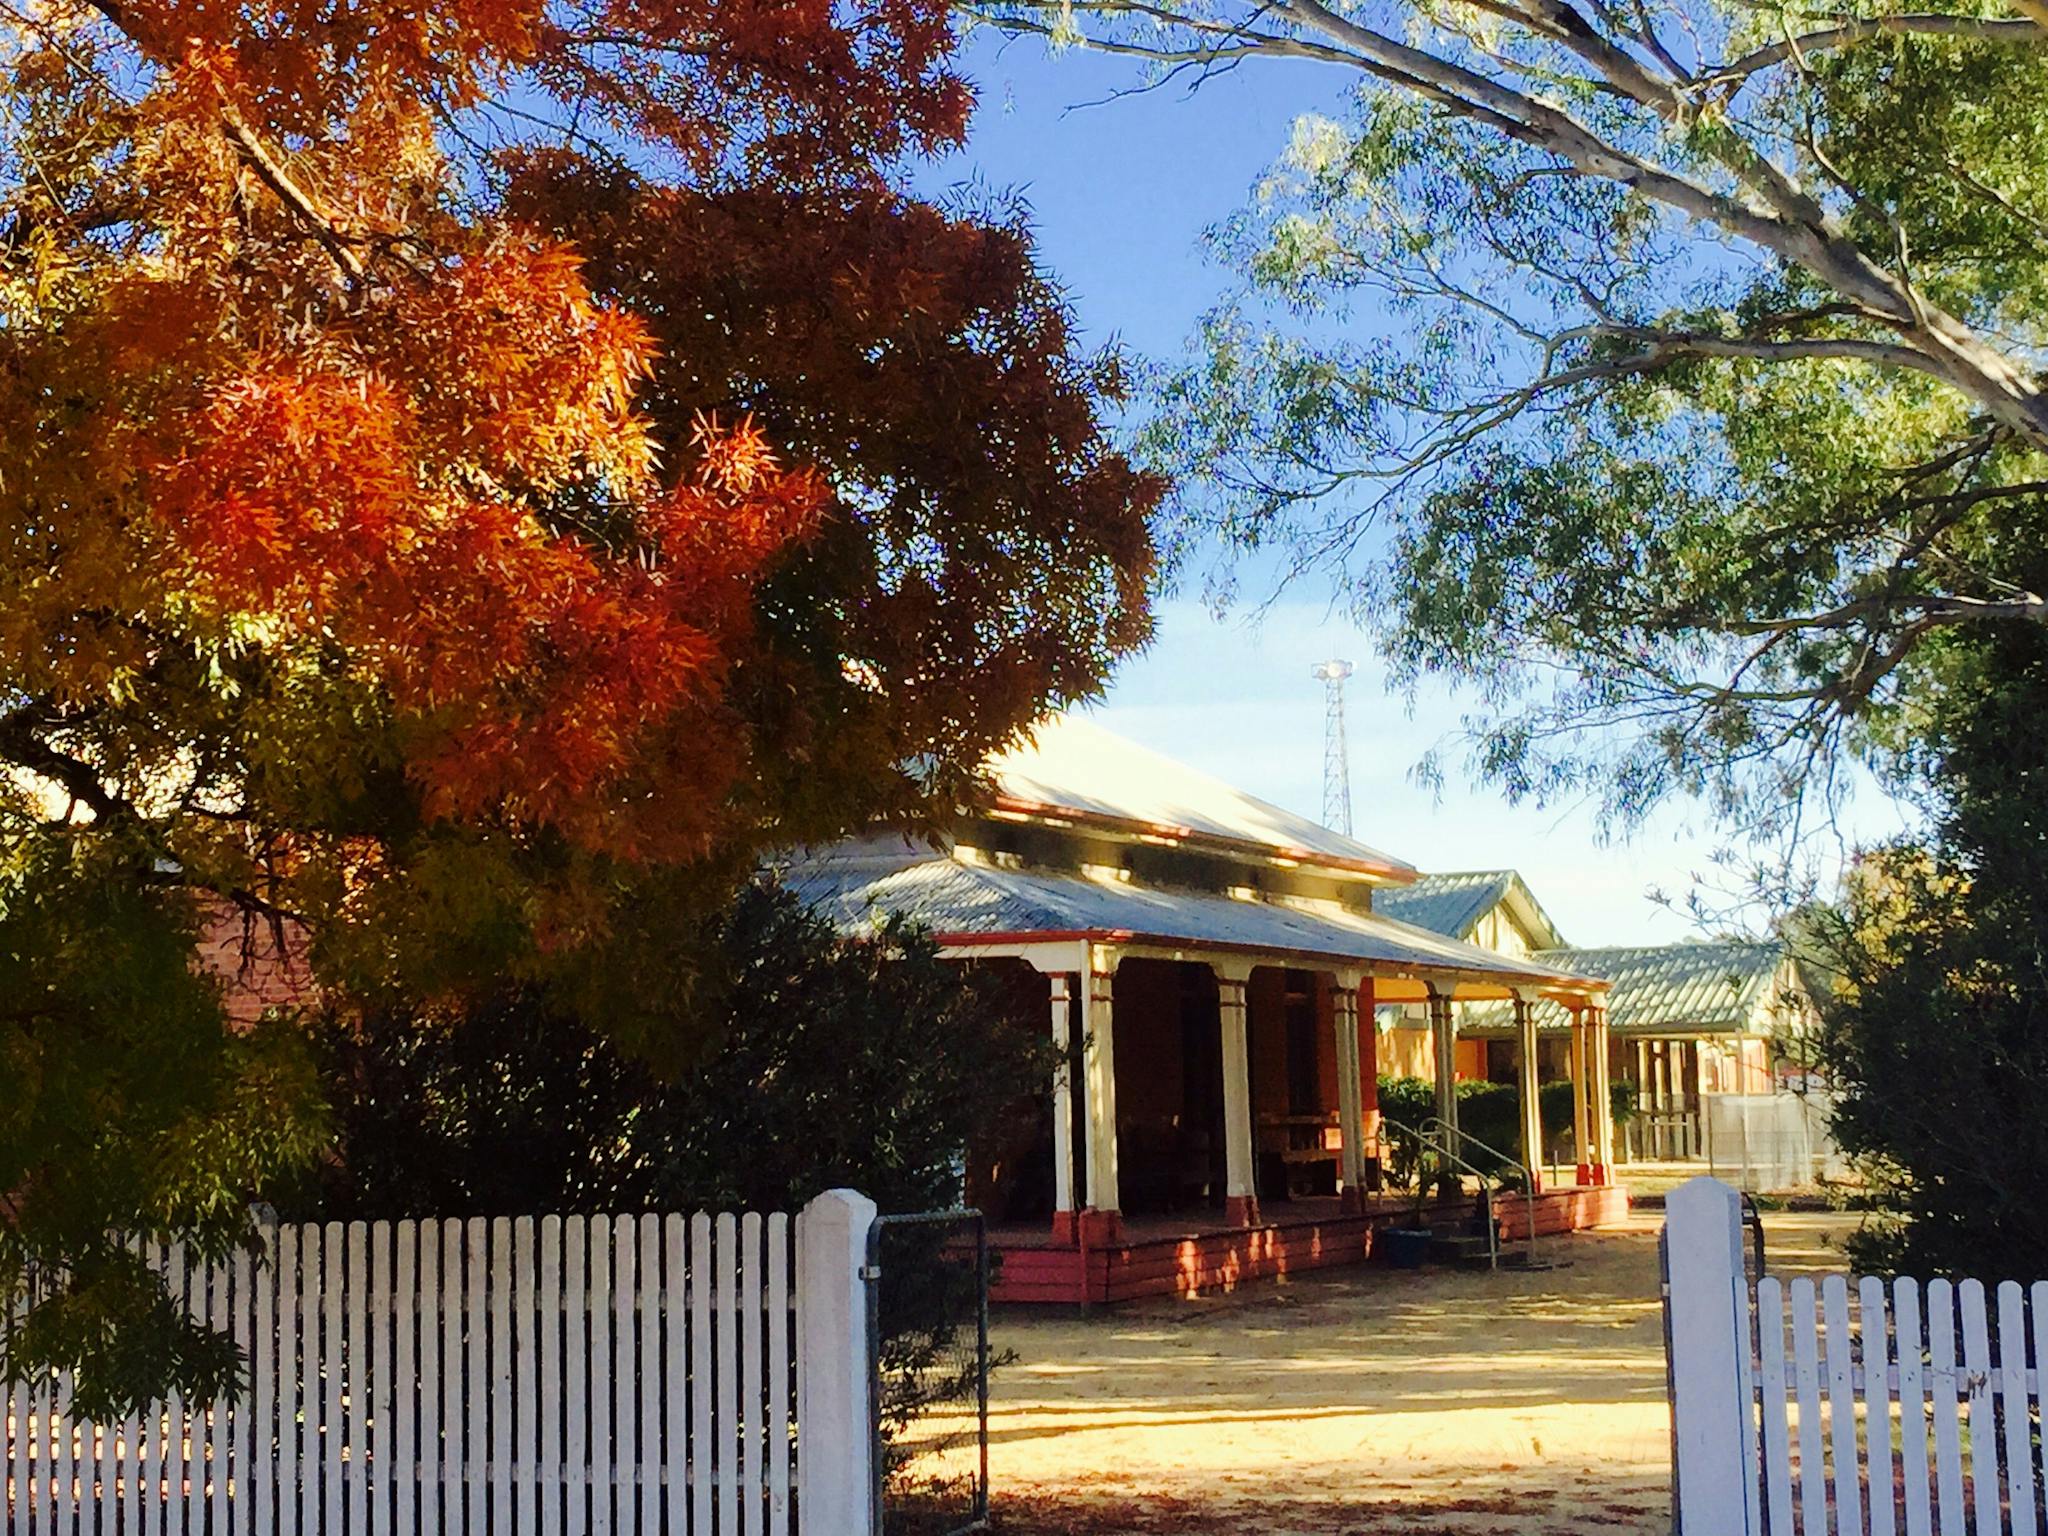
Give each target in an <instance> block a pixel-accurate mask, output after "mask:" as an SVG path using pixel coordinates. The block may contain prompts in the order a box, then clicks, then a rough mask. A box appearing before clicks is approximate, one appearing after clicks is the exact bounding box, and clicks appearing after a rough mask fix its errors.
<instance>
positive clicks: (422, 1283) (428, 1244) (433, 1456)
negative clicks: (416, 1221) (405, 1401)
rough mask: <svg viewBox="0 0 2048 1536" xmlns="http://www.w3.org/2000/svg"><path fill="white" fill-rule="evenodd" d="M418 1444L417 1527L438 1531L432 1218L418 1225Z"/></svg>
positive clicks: (436, 1257) (437, 1266)
mask: <svg viewBox="0 0 2048 1536" xmlns="http://www.w3.org/2000/svg"><path fill="white" fill-rule="evenodd" d="M419 1243H420V1258H419V1302H418V1313H419V1330H420V1342H419V1373H420V1407H419V1426H418V1429H417V1430H416V1431H415V1434H414V1439H415V1441H416V1443H417V1445H418V1447H419V1450H418V1455H419V1475H418V1476H417V1478H416V1479H415V1480H414V1482H415V1486H416V1487H417V1488H418V1490H419V1492H418V1498H419V1509H420V1529H421V1530H422V1531H438V1530H440V1529H442V1524H441V1223H440V1222H438V1221H435V1220H433V1219H431V1218H429V1219H427V1220H424V1221H422V1222H421V1223H420V1227H419Z"/></svg>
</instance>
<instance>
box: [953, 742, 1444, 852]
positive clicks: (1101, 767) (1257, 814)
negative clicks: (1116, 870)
mask: <svg viewBox="0 0 2048 1536" xmlns="http://www.w3.org/2000/svg"><path fill="white" fill-rule="evenodd" d="M989 774H990V777H991V778H993V779H994V781H995V785H996V807H997V809H998V810H999V811H1008V812H1011V813H1013V814H1021V815H1028V816H1044V815H1054V816H1060V817H1065V818H1068V819H1071V820H1074V821H1077V822H1082V823H1085V824H1088V825H1093V826H1096V827H1099V828H1102V829H1104V830H1107V831H1112V832H1125V833H1135V834H1137V835H1140V836H1148V837H1165V838H1169V839H1171V840H1173V841H1176V842H1185V843H1192V844H1194V845H1196V846H1202V845H1207V846H1210V847H1212V848H1217V849H1220V850H1223V851H1229V852H1238V853H1252V854H1258V855H1262V856H1265V857H1280V858H1287V859H1294V860H1298V861H1300V862H1302V863H1304V864H1314V865H1319V866H1321V867H1323V868H1326V869H1333V870H1341V871H1344V872H1346V873H1350V874H1363V875H1369V876H1373V877H1375V878H1378V879H1382V880H1389V881H1396V882H1400V883H1404V884H1405V883H1406V882H1408V881H1410V880H1412V879H1414V877H1415V868H1414V866H1413V865H1411V864H1407V863H1405V862H1403V861H1402V860H1400V859H1397V858H1395V857H1393V856H1392V855H1391V854H1387V853H1382V852H1381V851H1380V850H1379V849H1377V848H1371V847H1368V846H1367V845H1366V844H1364V843H1361V842H1359V841H1357V840H1356V839H1355V838H1349V837H1346V836H1344V835H1343V834H1342V833H1341V832H1333V831H1331V830H1330V829H1329V828H1328V827H1325V826H1323V825H1321V824H1320V823H1318V822H1314V821H1311V820H1310V819H1309V818H1308V817H1306V816H1300V815H1297V814H1296V813H1294V812H1293V811H1289V810H1284V809H1282V808H1281V807H1280V806H1277V805H1274V804H1273V803H1272V802H1271V801H1267V800H1261V799H1260V798H1259V797H1258V796H1256V795H1251V794H1247V793H1245V791H1243V790H1241V789H1238V788H1237V787H1236V786H1234V785H1231V784H1227V783H1225V782H1224V781H1223V780H1221V779H1219V778H1216V777H1214V776H1213V775H1210V774H1206V773H1203V772H1201V771H1200V770H1199V769H1195V768H1190V767H1189V766H1188V765H1187V764H1185V763H1180V762H1175V761H1174V760H1173V759H1172V758H1170V757H1166V756H1164V755H1162V754H1160V753H1158V752H1154V751H1151V750H1150V749H1148V748H1145V747H1141V746H1139V745H1138V744H1137V743H1136V742H1133V741H1126V740H1125V739H1124V738H1123V737H1121V736H1119V735H1117V734H1116V733H1115V732H1113V731H1109V730H1105V729H1104V728H1103V727H1102V726H1100V725H1097V724H1096V723H1095V722H1094V721H1093V720H1090V719H1088V718H1087V717H1085V716H1083V715H1080V714H1076V713H1074V712H1072V711H1068V712H1067V713H1064V714H1058V715H1051V716H1048V717H1047V718H1046V719H1044V720H1042V721H1040V722H1039V723H1038V724H1037V725H1036V726H1034V727H1033V728H1032V734H1031V739H1030V740H1029V741H1028V742H1027V743H1025V744H1024V745H1022V746H1019V747H1015V748H1013V749H1011V750H1010V751H1008V752H1005V753H1003V754H1002V755H1001V756H999V757H997V758H995V759H993V760H992V761H991V762H990V764H989Z"/></svg>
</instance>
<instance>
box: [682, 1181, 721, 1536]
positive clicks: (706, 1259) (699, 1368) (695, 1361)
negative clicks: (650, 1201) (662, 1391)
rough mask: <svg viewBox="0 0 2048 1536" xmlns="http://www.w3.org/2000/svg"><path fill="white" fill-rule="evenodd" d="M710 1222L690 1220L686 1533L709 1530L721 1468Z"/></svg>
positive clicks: (701, 1216)
mask: <svg viewBox="0 0 2048 1536" xmlns="http://www.w3.org/2000/svg"><path fill="white" fill-rule="evenodd" d="M712 1268H713V1266H712V1259H711V1218H710V1216H709V1215H707V1214H706V1213H705V1212H703V1211H699V1212H698V1213H697V1214H696V1215H694V1216H692V1217H691V1218H690V1529H691V1530H692V1531H707V1532H708V1531H710V1530H711V1529H712V1524H711V1521H712V1512H711V1490H712V1488H713V1487H714V1486H715V1485H716V1483H717V1481H718V1470H719V1468H720V1467H721V1466H722V1465H723V1464H724V1458H723V1457H721V1456H719V1455H718V1454H717V1451H716V1447H715V1445H714V1444H713V1441H712V1435H711V1412H712V1409H711V1385H712V1383H711V1375H712V1371H713V1366H712V1353H711V1311H712V1306H713V1299H712Z"/></svg>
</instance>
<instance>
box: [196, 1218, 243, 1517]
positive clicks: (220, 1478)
mask: <svg viewBox="0 0 2048 1536" xmlns="http://www.w3.org/2000/svg"><path fill="white" fill-rule="evenodd" d="M237 1257H238V1258H239V1259H240V1260H241V1261H243V1262H244V1263H246V1262H247V1259H248V1255H247V1254H241V1255H238V1256H237ZM206 1278H207V1282H208V1284H209V1285H210V1286H211V1288H212V1299H211V1305H210V1307H209V1309H208V1313H207V1316H208V1319H209V1321H210V1322H211V1323H212V1325H213V1331H214V1332H215V1333H224V1334H230V1335H232V1334H233V1333H234V1331H235V1330H234V1328H233V1326H232V1322H233V1320H232V1315H231V1311H230V1302H231V1301H232V1300H233V1299H234V1295H235V1291H234V1269H233V1268H232V1267H230V1266H228V1265H222V1264H214V1265H209V1266H208V1268H207V1277H206ZM242 1342H243V1343H245V1344H246V1342H247V1340H246V1337H245V1338H244V1339H243V1340H242ZM239 1416H240V1415H239V1414H237V1412H236V1408H235V1402H234V1399H233V1398H231V1397H230V1396H229V1395H228V1394H227V1393H225V1392H223V1393H222V1394H221V1395H220V1396H219V1397H217V1398H215V1399H214V1401H213V1412H212V1413H211V1414H210V1415H209V1416H208V1423H207V1435H206V1438H207V1451H208V1456H207V1467H206V1477H207V1498H206V1503H207V1509H208V1517H207V1518H208V1521H209V1524H208V1526H207V1529H208V1530H209V1531H211V1532H213V1533H214V1536H227V1533H228V1478H229V1476H230V1469H231V1466H232V1458H233V1454H234V1443H235V1429H234V1420H235V1419H236V1418H238V1417H239Z"/></svg>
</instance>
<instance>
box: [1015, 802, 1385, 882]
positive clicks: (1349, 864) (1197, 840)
mask: <svg viewBox="0 0 2048 1536" xmlns="http://www.w3.org/2000/svg"><path fill="white" fill-rule="evenodd" d="M995 808H996V809H997V810H999V811H1011V812H1014V813H1016V814H1018V815H1024V816H1056V817H1058V818H1059V819H1060V820H1062V821H1073V822H1079V823H1081V824H1082V825H1084V826H1090V827H1099V828H1101V829H1102V830H1104V831H1106V832H1125V833H1129V834H1132V835H1134V836H1139V837H1148V836H1149V837H1164V838H1170V839H1172V840H1173V841H1174V842H1179V843H1194V844H1197V845H1198V846H1201V847H1205V848H1215V849H1219V850H1221V851H1223V852H1226V853H1243V854H1252V855H1254V856H1258V857H1263V858H1281V859H1291V860H1293V861H1294V862H1295V863H1297V864H1314V865H1319V866H1320V867H1322V868H1324V869H1341V870H1344V871H1346V872H1348V873H1350V874H1357V875H1379V876H1382V877H1384V878H1385V879H1387V880H1388V881H1390V882H1392V883H1394V884H1396V885H1412V884H1414V882H1415V881H1416V880H1418V879H1420V878H1421V871H1419V870H1417V869H1415V868H1414V867H1413V866H1412V865H1408V864H1400V863H1395V862H1392V861H1389V860H1375V859H1352V858H1346V857H1343V856H1342V855H1339V854H1330V853H1319V852H1317V851H1315V850H1314V849H1311V848H1289V847H1285V846H1283V845H1281V844H1279V843H1260V842H1254V841H1252V840H1251V839H1249V838H1242V837H1226V836H1225V835H1223V834H1222V833H1220V832H1204V831H1202V830H1200V829H1199V828H1196V827H1176V826H1169V825H1167V824H1165V823H1163V822H1156V821H1139V820H1137V819H1135V818H1133V817H1129V816H1112V815H1110V814H1109V813H1108V812H1106V811H1089V810H1083V809H1081V808H1080V807H1078V806H1072V805H1054V804H1050V803H1048V802H1046V801H1042V800H1026V799H1023V798H1021V797H1020V796H1017V795H1010V794H1003V793H1000V792H999V793H998V794H997V795H996V797H995Z"/></svg>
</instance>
